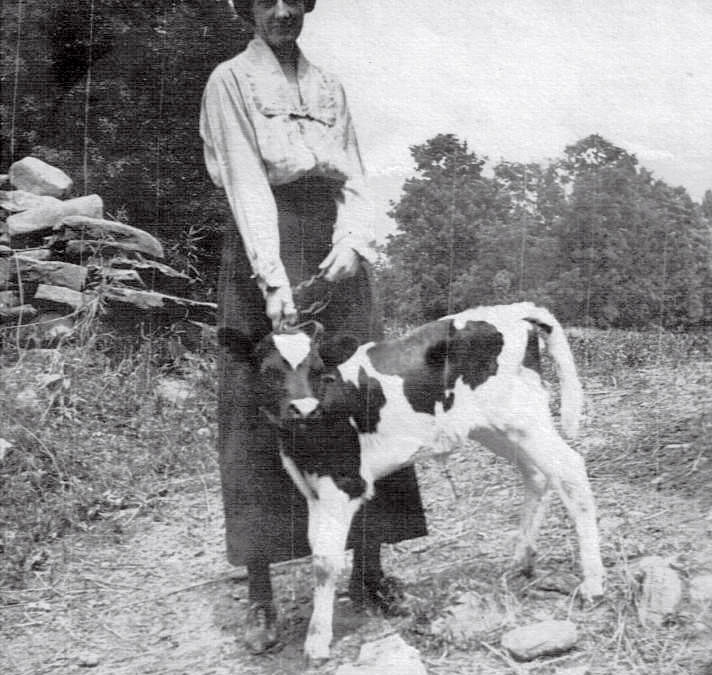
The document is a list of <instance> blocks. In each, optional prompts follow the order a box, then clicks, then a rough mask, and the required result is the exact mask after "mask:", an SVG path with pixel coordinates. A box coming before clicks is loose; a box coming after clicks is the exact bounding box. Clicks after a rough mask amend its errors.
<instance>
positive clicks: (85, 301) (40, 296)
mask: <svg viewBox="0 0 712 675" xmlns="http://www.w3.org/2000/svg"><path fill="white" fill-rule="evenodd" d="M94 300H96V296H95V295H90V294H88V293H80V292H79V291H73V290H72V289H71V288H64V287H62V286H52V285H51V284H40V285H39V286H37V290H36V291H35V295H34V298H33V302H45V303H50V304H53V305H66V306H67V307H71V308H72V309H83V308H84V307H86V306H87V305H89V304H90V303H91V302H92V301H94Z"/></svg>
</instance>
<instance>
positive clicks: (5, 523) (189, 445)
mask: <svg viewBox="0 0 712 675" xmlns="http://www.w3.org/2000/svg"><path fill="white" fill-rule="evenodd" d="M109 348H110V349H109ZM157 351H158V350H157V349H156V347H155V345H151V344H150V343H148V342H147V343H145V344H144V345H143V346H142V347H141V348H140V349H138V350H131V349H128V350H127V348H126V345H124V344H121V343H120V342H119V341H117V342H115V343H112V342H111V341H110V340H109V341H107V339H106V337H104V338H103V340H102V344H101V347H98V346H97V343H96V342H92V341H90V342H88V343H86V344H83V345H66V346H64V347H61V348H59V349H56V350H28V351H19V352H18V351H14V353H13V352H11V351H9V350H8V351H6V352H5V353H4V354H3V359H2V371H1V373H2V375H1V377H2V380H1V381H0V419H2V420H4V422H3V425H2V427H0V438H2V439H4V440H5V441H6V442H8V443H10V444H11V446H10V448H9V449H8V450H7V451H6V453H5V456H4V458H3V459H2V461H0V531H2V539H1V540H0V587H2V586H21V585H22V584H23V581H24V579H25V577H26V575H27V573H28V572H31V571H32V569H33V567H36V566H37V565H38V564H41V560H42V547H43V544H45V543H47V542H49V541H52V540H55V539H57V538H59V537H62V535H63V534H65V533H66V532H68V531H73V530H77V529H83V530H86V529H87V528H89V527H90V526H91V525H92V524H93V523H96V522H97V521H100V520H102V519H104V518H105V517H106V516H107V515H108V514H110V513H111V512H113V511H116V510H121V509H127V508H138V509H140V510H145V509H150V508H152V507H153V506H154V505H155V503H156V501H157V499H159V498H160V497H161V496H162V495H164V494H165V490H166V485H167V484H168V483H169V481H172V480H174V479H176V478H180V477H183V476H192V475H195V474H197V473H203V474H204V473H208V472H211V471H213V470H214V469H215V466H216V463H215V459H214V454H215V453H214V442H213V438H214V433H215V388H214V382H215V372H214V371H215V367H214V363H213V359H212V358H211V357H209V356H208V355H203V356H200V357H196V356H192V355H187V356H183V357H182V358H181V359H179V360H178V361H177V362H171V363H170V365H169V366H168V365H165V364H164V365H160V362H157V358H156V353H157ZM161 359H162V357H161ZM169 374H170V375H171V376H173V377H175V376H180V377H181V378H185V379H187V380H188V381H189V382H190V384H191V387H192V390H193V394H194V395H193V396H192V398H191V399H190V400H189V401H188V403H187V404H186V405H184V406H181V407H174V406H171V405H170V403H167V402H166V401H165V400H164V399H163V398H162V397H161V396H160V395H159V394H158V393H157V391H156V385H157V383H158V382H159V381H161V380H162V379H163V378H164V377H165V376H166V375H169Z"/></svg>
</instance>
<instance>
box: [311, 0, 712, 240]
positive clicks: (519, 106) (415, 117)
mask: <svg viewBox="0 0 712 675" xmlns="http://www.w3.org/2000/svg"><path fill="white" fill-rule="evenodd" d="M300 45H301V47H302V49H303V51H304V52H305V54H306V55H307V56H308V58H309V59H310V60H312V61H313V62H314V63H315V64H317V65H319V66H321V67H322V68H324V69H325V70H328V71H330V72H332V73H334V74H336V75H337V76H338V77H339V79H340V80H341V82H342V84H343V85H344V87H345V89H346V93H347V97H348V101H349V107H350V109H351V113H352V116H353V118H354V121H355V125H356V129H357V132H358V137H359V143H360V147H361V152H362V154H363V157H364V162H365V164H366V168H367V171H368V173H369V176H370V180H371V190H372V196H373V201H374V204H375V207H376V213H377V217H376V227H377V232H378V235H379V238H380V239H383V237H384V236H385V235H386V234H387V233H389V232H391V231H393V228H394V223H393V221H392V220H391V219H390V218H388V217H387V216H386V215H385V212H386V211H387V210H388V203H389V200H391V199H393V200H396V201H397V200H398V198H399V195H400V187H401V186H402V184H403V181H404V179H405V178H406V177H408V176H412V175H414V169H413V162H412V158H411V155H410V152H409V149H408V148H409V146H411V145H414V144H418V143H423V142H424V141H426V140H427V139H429V138H431V137H433V136H435V135H436V134H438V133H454V134H456V135H457V136H459V137H460V139H462V140H467V142H468V146H469V148H470V150H472V151H474V152H476V153H477V154H478V155H479V156H487V157H489V159H490V162H489V164H490V167H491V166H492V164H495V163H497V162H498V161H499V160H501V159H505V160H507V161H516V162H541V163H545V162H546V161H547V160H548V159H552V158H555V157H559V156H561V155H562V154H563V150H564V148H565V147H566V146H567V145H570V144H572V143H575V142H576V141H578V140H580V139H582V138H584V137H586V136H588V135H590V134H592V133H598V134H600V135H601V136H603V137H604V138H606V139H607V140H609V141H611V142H613V143H615V144H616V145H619V146H621V147H623V148H624V149H625V150H627V151H628V152H632V153H634V154H635V155H636V156H637V157H638V160H639V163H640V164H641V165H643V166H645V167H646V168H648V169H650V170H652V171H653V173H654V175H655V176H656V177H657V178H660V179H662V180H664V181H665V182H667V183H669V184H671V185H683V186H684V187H685V188H687V190H688V192H689V193H690V195H691V197H692V198H693V199H694V200H695V201H700V200H701V199H702V196H703V194H704V192H705V191H706V190H708V189H712V1H710V0H598V1H597V2H590V0H589V1H586V2H584V1H582V0H507V1H506V2H503V1H502V0H459V1H458V0H439V1H437V2H434V1H433V0H318V1H317V4H316V8H315V9H314V11H313V12H312V13H311V14H309V15H307V18H306V21H305V26H304V31H303V33H302V37H301V39H300Z"/></svg>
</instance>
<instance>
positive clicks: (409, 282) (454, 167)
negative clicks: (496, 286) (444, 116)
mask: <svg viewBox="0 0 712 675" xmlns="http://www.w3.org/2000/svg"><path fill="white" fill-rule="evenodd" d="M410 150H411V154H412V156H413V159H414V160H415V166H416V171H417V172H418V174H419V175H418V176H417V177H415V178H410V179H408V180H407V181H406V182H405V185H404V186H403V193H404V194H403V197H402V198H401V200H400V202H399V203H398V204H397V205H394V207H393V210H392V211H391V212H390V214H389V215H390V216H391V217H393V218H394V219H395V220H396V223H397V226H398V228H397V233H396V234H395V235H392V236H391V237H389V241H388V244H387V247H386V252H387V254H388V256H389V257H390V260H391V264H392V272H391V277H390V282H391V283H392V284H393V285H394V287H395V288H399V289H401V291H403V290H404V289H408V293H407V302H405V303H404V306H403V308H402V310H401V312H400V314H405V316H400V318H403V319H416V318H425V319H431V318H435V317H437V316H441V315H442V314H445V313H446V312H449V311H453V310H455V309H458V308H460V307H462V306H463V305H464V304H466V303H467V301H468V300H469V299H470V297H471V296H472V294H473V293H478V292H482V293H483V294H486V293H487V292H488V289H482V288H479V287H478V281H477V280H475V281H474V282H473V283H468V284H466V285H465V286H463V284H458V283H457V281H458V278H459V277H461V276H467V275H469V274H470V272H471V271H472V270H473V269H477V263H478V261H480V260H481V258H482V251H483V249H484V248H486V241H485V240H484V239H483V237H482V233H483V232H484V230H485V228H486V226H487V225H492V226H494V224H496V223H497V221H498V220H499V219H500V218H502V217H503V215H504V212H505V205H504V204H503V203H501V201H500V199H499V196H498V192H497V188H496V186H495V184H494V183H493V181H491V180H489V179H487V178H484V177H483V176H482V167H483V165H484V162H485V160H484V159H481V158H479V157H478V156H477V155H476V154H475V153H472V152H470V151H469V150H468V147H467V143H465V142H462V141H460V140H459V139H458V138H457V137H456V136H454V135H453V134H440V135H438V136H435V137H434V138H432V139H430V140H429V141H427V142H426V143H424V144H422V145H416V146H412V147H411V149H410ZM487 285H488V286H489V280H487ZM465 296H467V297H465Z"/></svg>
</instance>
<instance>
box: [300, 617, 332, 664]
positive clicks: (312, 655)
mask: <svg viewBox="0 0 712 675" xmlns="http://www.w3.org/2000/svg"><path fill="white" fill-rule="evenodd" d="M330 643H331V636H330V635H328V634H325V633H323V632H320V631H318V630H316V629H314V628H312V627H311V626H310V627H309V631H308V633H307V639H306V641H305V643H304V656H305V658H306V661H307V665H308V666H309V667H312V668H313V667H317V666H321V665H324V663H325V662H326V661H328V659H329V644H330Z"/></svg>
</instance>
